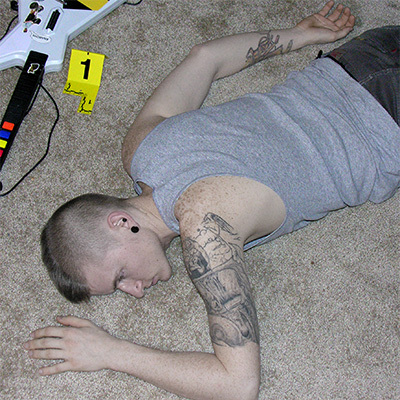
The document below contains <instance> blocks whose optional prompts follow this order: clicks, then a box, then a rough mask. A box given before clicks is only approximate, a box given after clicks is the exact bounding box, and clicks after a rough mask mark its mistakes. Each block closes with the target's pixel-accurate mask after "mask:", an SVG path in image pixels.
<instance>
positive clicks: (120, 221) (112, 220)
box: [107, 211, 134, 229]
mask: <svg viewBox="0 0 400 400" xmlns="http://www.w3.org/2000/svg"><path fill="white" fill-rule="evenodd" d="M107 223H108V226H109V227H110V228H111V229H115V228H118V227H123V228H128V229H130V227H131V226H132V225H133V223H134V221H133V220H132V217H131V216H130V215H129V214H128V213H126V212H124V211H113V212H112V213H111V214H109V215H108V217H107Z"/></svg>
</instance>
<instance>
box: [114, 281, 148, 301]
mask: <svg viewBox="0 0 400 400" xmlns="http://www.w3.org/2000/svg"><path fill="white" fill-rule="evenodd" d="M118 289H119V290H121V291H122V292H125V293H127V294H129V295H131V296H134V297H136V298H138V299H140V298H141V297H143V296H144V285H143V282H142V281H135V280H124V281H122V282H120V283H119V285H118Z"/></svg>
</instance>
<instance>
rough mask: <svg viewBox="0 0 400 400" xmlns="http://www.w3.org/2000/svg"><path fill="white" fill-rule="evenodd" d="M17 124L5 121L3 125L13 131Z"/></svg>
mask: <svg viewBox="0 0 400 400" xmlns="http://www.w3.org/2000/svg"><path fill="white" fill-rule="evenodd" d="M14 126H15V124H13V123H12V122H8V121H4V122H3V125H2V126H1V127H2V128H3V129H7V130H8V131H12V130H13V129H14Z"/></svg>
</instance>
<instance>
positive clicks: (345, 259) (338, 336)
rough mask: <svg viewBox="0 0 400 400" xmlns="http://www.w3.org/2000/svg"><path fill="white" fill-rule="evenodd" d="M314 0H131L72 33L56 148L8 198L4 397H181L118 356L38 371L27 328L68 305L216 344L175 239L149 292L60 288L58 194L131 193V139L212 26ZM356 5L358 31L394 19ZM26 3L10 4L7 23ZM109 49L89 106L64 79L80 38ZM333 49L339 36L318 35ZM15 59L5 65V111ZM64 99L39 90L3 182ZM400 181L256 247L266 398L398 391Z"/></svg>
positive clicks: (148, 332)
mask: <svg viewBox="0 0 400 400" xmlns="http://www.w3.org/2000/svg"><path fill="white" fill-rule="evenodd" d="M322 5H323V2H321V1H319V0H318V1H317V0H297V1H293V0H287V1H272V0H242V1H239V0H219V1H218V0H196V1H188V0H144V1H143V3H142V4H141V5H140V6H138V7H132V6H127V5H123V6H121V7H120V8H118V9H117V10H116V11H114V12H113V13H112V14H110V15H109V16H107V17H106V18H104V19H103V20H101V21H100V22H98V23H97V24H96V25H94V26H93V27H91V28H90V29H88V30H87V31H86V32H84V33H82V34H81V35H80V36H78V37H77V38H76V39H74V40H73V41H72V42H71V43H70V44H69V45H68V48H67V53H66V57H65V60H66V61H65V63H64V68H63V69H62V71H61V72H57V73H51V74H47V75H46V76H45V79H44V86H45V87H46V88H47V89H48V90H49V91H50V93H51V94H52V95H53V96H54V98H55V99H56V101H57V103H58V105H59V107H60V113H61V117H60V122H59V124H58V126H57V128H56V131H55V134H54V138H53V141H52V145H51V149H50V154H49V156H48V158H47V159H46V160H45V161H44V162H43V164H42V165H41V166H40V167H39V168H38V169H37V170H36V171H35V172H34V173H33V174H32V175H31V176H30V177H29V178H28V179H27V180H26V181H25V182H24V183H23V184H21V185H20V187H18V188H17V189H16V190H15V191H14V192H13V193H12V194H10V195H9V196H8V197H6V198H0V235H1V239H0V304H1V325H0V332H1V333H0V345H1V361H0V363H1V364H0V365H1V373H0V398H1V399H43V400H56V399H57V400H59V399H80V400H89V399H90V400H100V399H101V400H106V399H176V398H177V397H176V396H174V395H171V394H169V393H166V392H164V391H162V390H159V389H157V388H154V387H152V386H150V385H148V384H146V383H143V382H141V381H139V380H137V379H135V378H132V377H130V376H128V375H124V374H118V373H114V372H111V371H102V372H98V373H65V374H62V375H59V376H54V377H47V378H43V377H38V376H37V375H36V370H37V368H38V366H40V365H42V364H43V363H41V362H33V361H31V360H29V359H28V357H27V355H26V353H25V351H23V349H22V343H23V342H24V341H25V340H27V339H28V336H29V332H30V331H31V330H33V329H36V328H38V327H41V326H44V325H47V324H52V323H54V317H55V316H56V315H63V314H69V313H71V314H74V315H77V316H82V317H87V318H90V319H92V320H94V321H95V322H96V323H98V324H100V325H101V326H103V327H104V328H106V329H107V330H109V331H110V332H112V333H114V334H116V335H118V336H119V337H123V338H131V339H132V340H135V341H136V342H139V343H142V344H145V345H151V346H156V347H159V348H162V349H174V350H200V351H201V350H204V351H209V350H210V349H211V346H210V342H209V337H208V330H207V322H206V317H205V311H204V307H203V304H202V301H201V300H200V298H199V296H198V295H197V293H196V291H195V289H194V288H193V286H192V285H191V283H190V281H189V279H188V277H187V276H186V273H185V271H184V267H183V264H182V259H181V251H180V243H179V241H178V240H177V241H175V242H174V243H173V246H172V248H171V249H170V252H169V255H170V258H171V262H172V264H173V268H174V272H175V273H174V276H173V278H172V279H171V280H170V281H169V282H168V283H164V284H161V285H157V287H155V288H153V289H152V291H151V292H150V293H149V294H148V295H147V296H146V297H145V298H144V299H142V300H139V301H138V300H135V299H134V298H131V297H129V296H126V295H124V294H122V293H116V294H114V295H112V296H109V297H104V298H97V299H95V300H93V301H92V302H91V303H90V304H89V305H83V306H76V305H71V304H69V303H68V302H67V301H66V300H63V298H61V297H60V295H59V294H58V293H57V292H56V290H55V289H54V288H53V286H52V284H51V283H50V281H49V279H48V277H47V275H46V272H45V269H44V267H43V265H42V264H41V260H40V249H39V241H38V238H39V235H40V231H41V228H42V225H43V223H44V222H45V220H46V219H47V218H48V217H49V216H50V214H51V213H52V212H53V211H54V209H55V208H56V207H57V206H59V205H60V204H61V203H63V202H64V201H65V200H68V199H70V198H71V197H74V196H76V195H79V194H82V193H86V192H100V193H109V194H114V195H119V196H130V195H132V194H133V189H132V185H131V182H130V180H129V179H128V177H127V176H126V175H125V173H124V172H123V170H122V167H121V162H120V146H121V141H122V138H123V136H124V134H125V132H126V130H127V128H128V127H129V125H130V123H131V122H132V121H133V119H134V118H135V115H136V114H137V113H138V111H139V109H140V108H141V106H142V105H143V103H144V101H145V99H146V98H147V97H148V96H149V95H150V93H151V92H152V90H153V89H154V88H155V87H156V86H157V84H158V83H159V82H160V80H161V79H162V78H163V77H164V76H165V75H166V74H167V73H168V72H169V71H170V70H171V69H172V68H173V67H174V66H175V65H176V64H177V63H178V62H179V61H180V60H182V58H183V57H184V55H185V54H186V53H187V52H188V51H189V50H190V48H191V47H192V46H193V45H194V44H196V43H199V42H201V41H205V40H207V39H212V38H215V37H218V36H222V35H225V34H232V33H235V32H242V31H247V30H259V29H267V28H278V27H290V26H291V25H292V24H293V23H294V22H296V21H298V20H299V18H300V17H303V16H306V15H307V14H310V13H312V12H314V11H315V10H317V9H318V8H319V7H321V6H322ZM349 5H350V6H351V7H352V9H353V11H354V13H355V14H356V15H357V17H358V19H357V23H356V27H355V29H354V31H353V32H352V33H351V36H350V37H353V36H355V35H357V34H359V33H361V32H362V31H364V30H366V29H369V28H374V27H377V26H380V25H387V24H398V23H399V21H400V3H399V1H398V0H349ZM14 15H15V13H14V12H13V11H11V10H10V8H9V2H8V0H3V1H2V2H1V3H0V27H1V30H5V28H6V26H7V24H8V22H9V21H10V20H11V18H12V17H13V16H14ZM72 48H75V49H80V50H87V51H92V52H97V53H102V54H105V55H107V57H108V59H107V60H106V61H105V65H104V72H103V80H102V84H101V87H100V91H99V95H98V98H97V100H96V103H95V107H94V112H93V114H92V115H91V116H87V115H80V114H77V112H76V111H77V108H78V104H79V98H77V97H75V96H70V95H66V94H63V93H62V90H63V87H64V84H65V82H66V79H67V72H68V63H69V56H70V52H71V49H72ZM321 48H322V49H323V50H325V51H326V50H329V49H331V48H332V45H326V46H322V47H321ZM319 49H320V47H310V48H307V49H303V50H302V51H299V52H297V53H293V54H290V55H288V56H285V57H283V58H276V59H274V60H271V61H269V62H265V63H263V64H260V65H258V66H256V67H253V68H252V69H248V70H246V71H244V72H242V73H240V74H238V75H236V76H235V77H231V78H229V79H226V80H224V81H221V82H218V83H217V84H216V85H215V86H214V87H213V89H212V92H211V94H210V96H209V98H208V100H207V104H216V103H220V102H223V101H226V100H229V99H232V98H235V97H237V96H239V95H241V94H243V93H245V92H247V91H265V90H268V89H269V88H270V87H271V86H272V85H274V84H275V83H277V82H281V81H282V80H283V79H284V77H285V75H286V73H287V72H288V71H290V70H294V69H296V68H302V67H303V66H305V65H306V64H307V62H308V61H309V60H311V59H313V58H314V57H315V56H316V54H317V53H318V50H319ZM18 76H19V71H18V70H17V69H15V68H11V69H8V70H5V71H0V82H1V84H0V110H5V108H6V106H7V104H8V100H9V98H10V96H11V93H12V91H13V90H14V87H15V84H16V82H17V79H18ZM54 118H55V112H54V110H53V106H52V104H51V102H50V101H49V100H48V98H47V96H46V95H45V94H44V93H43V92H41V93H40V94H39V96H38V99H37V101H36V104H35V106H34V108H33V110H32V111H31V113H30V114H29V116H28V117H27V118H26V120H25V122H24V124H23V126H22V127H21V129H20V131H19V134H18V138H17V140H16V142H15V144H14V146H13V148H12V152H11V154H10V155H9V157H8V159H7V162H6V165H5V166H4V168H3V170H2V171H1V176H0V180H1V181H2V182H3V185H4V190H6V189H7V188H9V187H11V185H12V184H13V183H14V182H15V181H16V180H17V179H18V178H19V177H20V176H21V175H22V174H23V172H24V171H26V170H28V169H29V168H30V166H31V165H33V164H34V162H35V161H36V160H37V159H38V158H39V157H40V156H41V154H42V152H43V151H44V149H45V143H46V140H47V135H48V132H49V129H50V127H51V124H52V122H53V120H54ZM399 206H400V196H399V195H397V196H395V197H394V198H393V199H391V200H389V201H387V202H386V203H385V204H382V205H379V206H376V205H371V204H367V205H364V206H362V207H358V208H355V209H346V210H342V211H340V212H337V213H335V214H333V215H330V216H329V217H328V218H326V219H324V220H322V221H319V222H317V223H314V224H312V225H311V226H309V227H308V228H306V229H303V230H301V231H299V232H297V233H294V234H291V235H288V236H285V237H282V238H280V239H278V240H276V241H274V242H273V243H271V244H268V245H265V246H262V247H260V248H257V249H254V250H251V251H249V252H248V253H247V256H246V257H247V262H248V263H249V265H250V270H251V272H250V275H251V281H252V283H253V286H254V292H255V297H256V302H257V308H258V316H259V320H260V329H261V345H262V385H261V394H260V398H261V399H274V400H283V399H293V400H315V399H335V400H336V399H351V400H353V399H354V400H356V399H357V400H358V399H370V400H382V399H388V400H389V399H391V400H396V399H400V354H399V348H400V320H399V313H400V300H399V288H400V276H399V259H400V257H399V255H400V254H399V240H400V225H399V221H400V207H399Z"/></svg>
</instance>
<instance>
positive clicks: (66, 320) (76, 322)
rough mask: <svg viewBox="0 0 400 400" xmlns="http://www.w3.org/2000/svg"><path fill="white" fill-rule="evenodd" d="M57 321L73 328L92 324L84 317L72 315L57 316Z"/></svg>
mask: <svg viewBox="0 0 400 400" xmlns="http://www.w3.org/2000/svg"><path fill="white" fill-rule="evenodd" d="M57 322H58V323H60V324H61V325H64V326H72V327H74V328H84V327H88V326H93V323H92V322H90V321H89V320H87V319H84V318H78V317H74V316H73V315H68V316H66V317H63V316H60V317H57Z"/></svg>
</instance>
